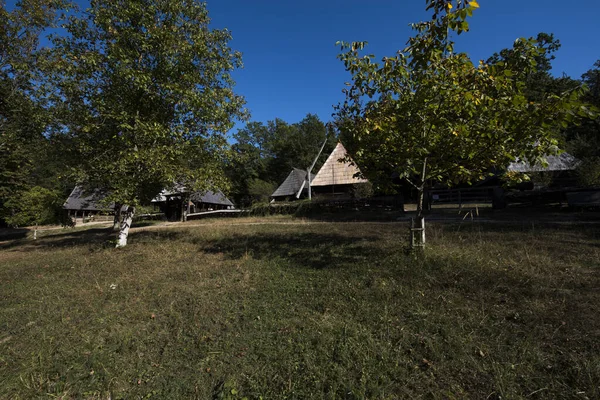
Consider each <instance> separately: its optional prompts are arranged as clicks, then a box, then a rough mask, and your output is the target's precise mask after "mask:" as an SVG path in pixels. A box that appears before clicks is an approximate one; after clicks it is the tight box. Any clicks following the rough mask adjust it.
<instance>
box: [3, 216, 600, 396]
mask: <svg viewBox="0 0 600 400" xmlns="http://www.w3.org/2000/svg"><path fill="white" fill-rule="evenodd" d="M241 222H246V224H245V225H244V224H241ZM271 222H275V223H274V224H273V223H271ZM288 222H292V221H291V220H290V219H289V218H287V217H277V218H274V219H271V218H266V219H261V220H228V221H223V222H219V223H217V224H210V223H208V222H202V221H198V222H194V224H195V226H188V227H181V226H179V227H175V228H172V229H158V228H152V229H146V230H138V231H134V232H133V233H132V235H131V239H130V245H129V246H128V247H127V248H125V249H121V250H115V249H113V248H112V243H111V242H110V240H111V239H112V236H109V235H110V234H109V233H107V232H106V230H104V229H98V228H92V229H87V230H74V231H48V232H44V233H43V234H42V238H41V239H38V241H37V242H33V241H13V242H10V241H7V242H4V243H2V244H0V287H1V288H2V290H1V292H0V398H15V399H21V398H22V399H29V398H36V397H51V396H56V397H58V398H98V399H107V398H111V399H117V398H199V399H206V398H211V397H215V398H242V397H244V396H245V397H248V398H260V397H261V396H262V397H263V398H265V399H266V398H328V399H334V398H344V399H352V398H370V399H384V398H385V399H391V398H476V399H485V398H489V399H494V398H495V399H499V398H504V399H512V398H528V399H534V398H547V399H557V398H581V399H585V398H588V399H594V398H600V387H599V382H600V291H599V290H598V288H599V287H600V274H599V272H600V271H599V268H600V265H599V260H600V247H599V244H600V229H598V227H597V226H596V225H585V226H583V225H568V226H567V225H562V226H560V228H558V227H552V226H539V225H532V224H530V223H529V224H518V223H516V224H487V225H486V224H482V225H479V224H477V223H471V222H468V223H463V224H460V225H459V224H455V225H435V224H430V226H429V239H430V247H429V249H428V251H427V253H426V255H425V257H423V258H420V259H418V258H415V257H414V256H413V255H411V254H407V253H405V252H404V251H403V247H404V239H405V234H406V226H405V225H403V224H382V223H378V224H369V223H350V222H348V223H310V222H308V221H305V223H301V224H295V225H292V224H286V223H288Z"/></svg>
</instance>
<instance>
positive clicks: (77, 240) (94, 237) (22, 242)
mask: <svg viewBox="0 0 600 400" xmlns="http://www.w3.org/2000/svg"><path fill="white" fill-rule="evenodd" d="M115 235H116V234H115V232H114V231H113V230H112V228H93V229H86V230H71V229H68V228H66V229H65V230H64V231H63V232H62V233H58V234H51V235H48V236H42V237H40V238H38V239H36V240H33V239H18V240H13V241H10V242H6V243H1V244H0V250H8V249H18V250H22V251H27V250H29V249H31V248H61V247H73V246H81V245H90V244H93V245H98V244H104V243H107V241H108V240H110V239H114V238H115ZM19 248H21V249H19Z"/></svg>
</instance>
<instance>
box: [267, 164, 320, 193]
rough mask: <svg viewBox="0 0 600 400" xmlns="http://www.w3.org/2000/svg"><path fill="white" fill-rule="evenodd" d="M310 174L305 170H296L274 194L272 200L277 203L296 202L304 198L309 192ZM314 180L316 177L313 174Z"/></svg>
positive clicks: (293, 170)
mask: <svg viewBox="0 0 600 400" xmlns="http://www.w3.org/2000/svg"><path fill="white" fill-rule="evenodd" d="M307 176H308V173H307V172H306V171H305V170H302V169H299V168H294V169H292V171H291V172H290V174H289V175H288V176H287V178H285V180H284V181H283V183H282V184H281V185H279V187H278V188H277V189H276V190H275V191H274V192H273V194H272V195H271V198H272V199H273V200H276V201H280V200H295V199H298V198H304V197H306V195H307V192H308V179H307ZM311 178H312V179H314V175H312V174H311Z"/></svg>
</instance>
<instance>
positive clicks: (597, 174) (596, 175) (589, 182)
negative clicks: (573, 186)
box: [577, 157, 600, 186]
mask: <svg viewBox="0 0 600 400" xmlns="http://www.w3.org/2000/svg"><path fill="white" fill-rule="evenodd" d="M577 183H578V184H580V185H581V186H599V185H600V157H590V158H587V159H585V160H583V161H582V162H581V164H579V166H578V167H577Z"/></svg>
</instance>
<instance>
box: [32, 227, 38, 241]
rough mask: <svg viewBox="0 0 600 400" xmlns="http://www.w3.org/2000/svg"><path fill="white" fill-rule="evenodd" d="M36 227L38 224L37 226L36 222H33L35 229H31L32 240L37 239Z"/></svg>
mask: <svg viewBox="0 0 600 400" xmlns="http://www.w3.org/2000/svg"><path fill="white" fill-rule="evenodd" d="M37 228H38V226H37V224H35V229H34V230H33V240H36V239H37Z"/></svg>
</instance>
